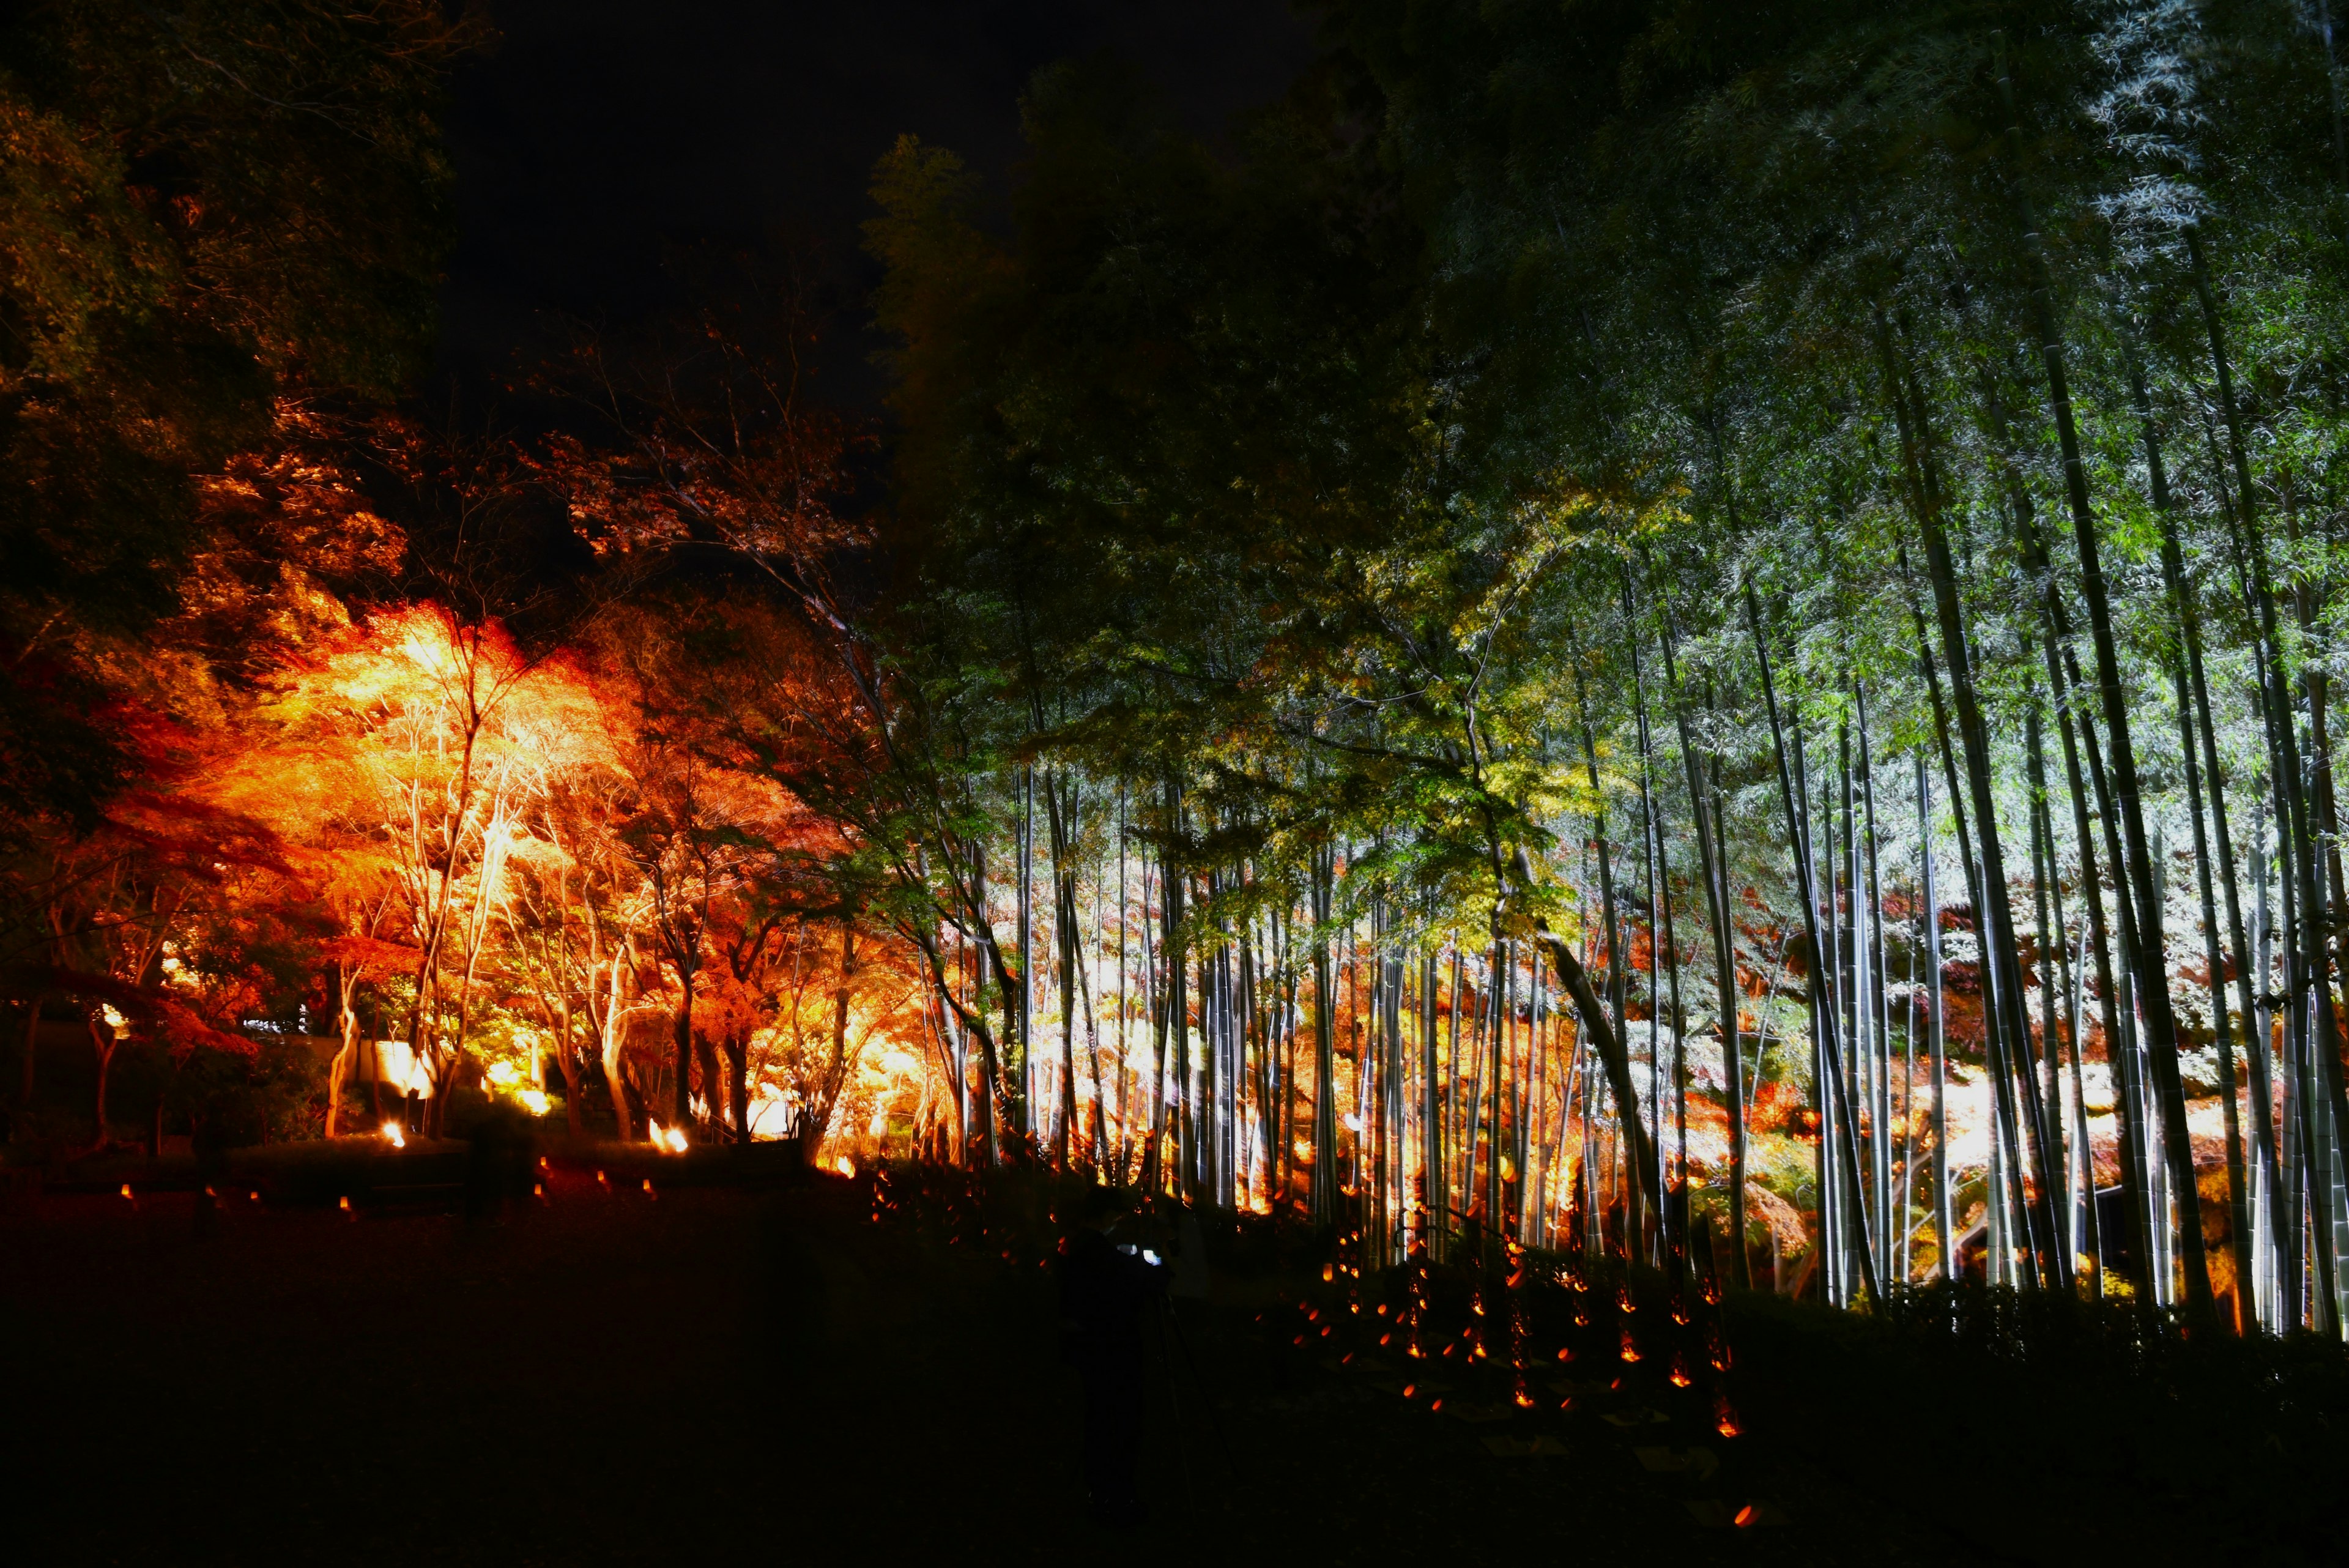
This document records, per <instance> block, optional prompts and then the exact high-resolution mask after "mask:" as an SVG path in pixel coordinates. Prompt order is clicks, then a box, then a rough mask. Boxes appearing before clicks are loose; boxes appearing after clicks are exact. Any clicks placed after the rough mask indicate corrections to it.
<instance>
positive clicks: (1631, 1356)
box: [1622, 1328, 1640, 1361]
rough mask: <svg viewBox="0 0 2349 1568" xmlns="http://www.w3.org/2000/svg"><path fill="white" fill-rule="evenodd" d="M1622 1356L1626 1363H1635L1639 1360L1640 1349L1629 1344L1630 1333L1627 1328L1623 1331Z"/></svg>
mask: <svg viewBox="0 0 2349 1568" xmlns="http://www.w3.org/2000/svg"><path fill="white" fill-rule="evenodd" d="M1622 1354H1623V1359H1624V1360H1626V1361H1637V1360H1639V1359H1640V1347H1639V1346H1638V1345H1634V1344H1632V1343H1631V1331H1630V1329H1628V1328H1627V1329H1625V1330H1624V1331H1623V1353H1622Z"/></svg>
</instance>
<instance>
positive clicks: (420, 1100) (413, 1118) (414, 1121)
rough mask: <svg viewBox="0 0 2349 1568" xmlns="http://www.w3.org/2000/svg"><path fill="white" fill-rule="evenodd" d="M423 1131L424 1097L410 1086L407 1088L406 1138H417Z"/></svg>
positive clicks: (413, 1086) (414, 1087)
mask: <svg viewBox="0 0 2349 1568" xmlns="http://www.w3.org/2000/svg"><path fill="white" fill-rule="evenodd" d="M423 1131H424V1096H422V1095H419V1094H418V1093H417V1092H416V1086H415V1085H413V1084H411V1085H409V1088H408V1136H409V1137H419V1136H421V1135H422V1133H423Z"/></svg>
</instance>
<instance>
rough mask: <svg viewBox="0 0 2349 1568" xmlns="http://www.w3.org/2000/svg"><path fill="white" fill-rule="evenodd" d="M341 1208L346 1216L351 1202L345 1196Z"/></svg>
mask: <svg viewBox="0 0 2349 1568" xmlns="http://www.w3.org/2000/svg"><path fill="white" fill-rule="evenodd" d="M342 1207H343V1212H344V1213H346V1214H347V1213H349V1212H350V1211H351V1200H350V1199H349V1198H348V1197H345V1198H344V1199H342Z"/></svg>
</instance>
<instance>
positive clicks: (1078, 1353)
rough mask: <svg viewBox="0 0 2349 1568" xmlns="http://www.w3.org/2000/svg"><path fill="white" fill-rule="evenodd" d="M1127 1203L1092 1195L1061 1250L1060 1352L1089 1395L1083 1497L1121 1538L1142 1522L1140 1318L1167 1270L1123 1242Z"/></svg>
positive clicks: (1100, 1192) (1097, 1191) (1113, 1195)
mask: <svg viewBox="0 0 2349 1568" xmlns="http://www.w3.org/2000/svg"><path fill="white" fill-rule="evenodd" d="M1127 1216H1128V1211H1127V1207H1126V1198H1125V1195H1124V1194H1123V1193H1121V1192H1118V1191H1116V1190H1115V1189H1110V1188H1094V1189H1091V1190H1090V1191H1089V1192H1088V1193H1087V1194H1086V1197H1085V1200H1084V1203H1083V1205H1082V1207H1081V1209H1080V1210H1079V1211H1078V1217H1077V1228H1076V1229H1075V1230H1074V1231H1071V1233H1070V1235H1069V1237H1068V1240H1067V1241H1064V1242H1062V1243H1061V1325H1062V1334H1063V1339H1062V1344H1063V1346H1064V1349H1065V1353H1066V1355H1067V1357H1068V1359H1069V1360H1070V1361H1071V1363H1072V1364H1073V1365H1074V1366H1076V1369H1077V1376H1079V1377H1080V1378H1081V1380H1082V1381H1083V1383H1084V1389H1085V1491H1086V1493H1087V1495H1088V1497H1089V1499H1090V1500H1091V1501H1092V1512H1093V1518H1094V1519H1095V1520H1097V1521H1100V1522H1101V1523H1102V1524H1104V1525H1107V1526H1109V1527H1111V1528H1112V1529H1117V1530H1128V1529H1132V1528H1133V1526H1134V1525H1136V1524H1139V1523H1140V1522H1141V1521H1142V1516H1143V1507H1142V1497H1141V1494H1140V1492H1138V1491H1137V1490H1135V1487H1134V1469H1135V1466H1136V1463H1137V1461H1138V1460H1139V1459H1140V1457H1141V1449H1142V1321H1141V1320H1142V1314H1143V1309H1144V1308H1145V1307H1151V1306H1153V1304H1154V1303H1155V1302H1156V1300H1157V1299H1158V1297H1159V1296H1160V1295H1161V1294H1162V1293H1164V1290H1165V1282H1166V1269H1165V1266H1164V1264H1162V1263H1161V1262H1158V1260H1157V1258H1156V1257H1155V1255H1154V1254H1153V1253H1151V1252H1150V1251H1147V1250H1145V1249H1144V1248H1143V1247H1142V1246H1141V1245H1140V1244H1139V1243H1138V1242H1135V1241H1123V1240H1122V1239H1121V1237H1120V1231H1121V1229H1122V1224H1121V1222H1122V1221H1123V1220H1125V1219H1126V1218H1127Z"/></svg>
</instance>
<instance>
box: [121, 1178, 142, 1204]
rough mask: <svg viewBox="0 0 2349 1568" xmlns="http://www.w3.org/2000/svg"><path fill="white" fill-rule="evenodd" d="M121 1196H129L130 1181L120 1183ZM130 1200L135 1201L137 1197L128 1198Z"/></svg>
mask: <svg viewBox="0 0 2349 1568" xmlns="http://www.w3.org/2000/svg"><path fill="white" fill-rule="evenodd" d="M122 1196H123V1197H125V1198H130V1183H129V1182H127V1181H126V1182H124V1183H123V1184H122ZM130 1201H131V1202H133V1203H136V1202H138V1201H139V1199H136V1198H130Z"/></svg>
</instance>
